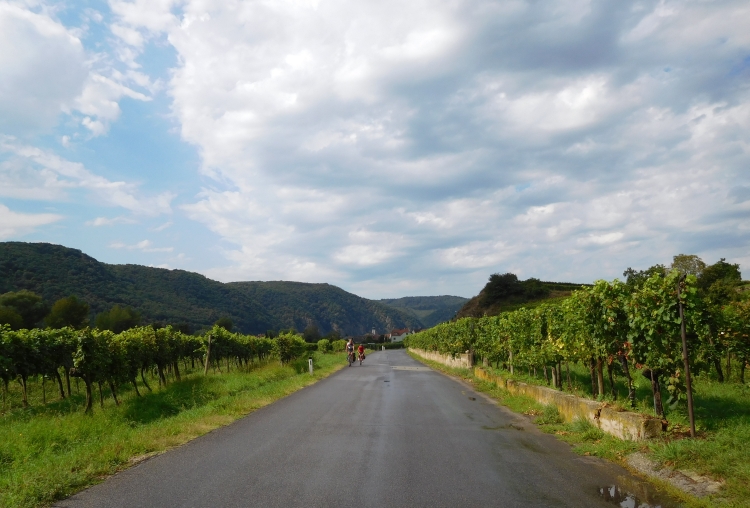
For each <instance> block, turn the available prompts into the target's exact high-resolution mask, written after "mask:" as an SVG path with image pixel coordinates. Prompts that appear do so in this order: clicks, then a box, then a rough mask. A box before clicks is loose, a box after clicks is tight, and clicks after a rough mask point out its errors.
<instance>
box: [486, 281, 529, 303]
mask: <svg viewBox="0 0 750 508" xmlns="http://www.w3.org/2000/svg"><path fill="white" fill-rule="evenodd" d="M522 293H523V286H522V285H521V283H520V282H519V280H518V277H517V276H516V274H514V273H504V274H502V275H500V274H499V273H493V274H492V275H490V279H489V281H488V282H487V284H486V285H485V286H484V289H483V290H482V304H483V305H485V306H489V305H491V304H493V303H495V302H497V301H499V300H504V299H506V298H508V297H511V296H515V295H519V294H522Z"/></svg>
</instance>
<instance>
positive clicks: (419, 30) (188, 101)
mask: <svg viewBox="0 0 750 508" xmlns="http://www.w3.org/2000/svg"><path fill="white" fill-rule="evenodd" d="M748 26H750V3H748V2H747V0H736V1H735V0H726V1H724V0H714V1H705V0H693V1H630V0H618V1H617V2H595V1H586V0H549V1H547V0H528V1H514V0H508V1H497V0H492V1H485V0H429V1H427V0H411V1H410V2H403V1H393V0H378V1H372V0H370V1H361V0H265V1H252V0H246V1H239V0H221V1H219V0H210V1H209V0H135V1H125V0H110V1H96V0H76V1H70V0H68V1H66V0H61V1H55V2H45V1H39V0H25V1H24V0H18V1H16V0H11V1H7V0H0V241H24V242H50V243H55V244H60V245H65V246H67V247H72V248H76V249H80V250H82V251H83V252H85V253H87V254H89V255H91V256H93V257H94V258H96V259H98V260H100V261H103V262H106V263H136V264H142V265H148V266H156V267H164V268H170V269H184V270H190V271H195V272H199V273H202V274H204V275H206V276H207V277H209V278H212V279H215V280H220V281H240V280H294V281H304V282H327V283H330V284H334V285H336V286H339V287H342V288H344V289H345V290H347V291H350V292H353V293H355V294H358V295H360V296H364V297H366V298H395V297H401V296H413V295H441V294H451V295H459V296H465V297H471V296H473V295H475V294H477V293H478V292H479V290H480V289H481V288H482V287H483V286H484V284H485V282H486V281H487V278H488V277H489V275H490V274H492V273H506V272H513V273H515V274H517V275H518V276H519V278H522V279H525V278H529V277H536V278H539V279H542V280H550V281H570V282H592V281H593V280H596V279H602V278H603V279H607V280H611V279H614V278H616V277H620V278H622V272H623V271H624V270H625V269H626V268H628V267H633V268H636V269H645V268H647V267H649V266H651V265H653V264H656V263H662V264H667V265H668V264H669V263H670V261H671V259H672V256H674V255H675V254H680V253H685V254H697V255H699V256H700V257H701V258H703V259H704V261H706V262H707V263H713V262H716V261H717V260H718V259H719V258H726V259H727V261H729V262H732V263H739V264H740V266H741V268H742V269H743V272H744V275H745V277H747V274H748V273H750V272H748V270H747V267H748V266H750V30H748Z"/></svg>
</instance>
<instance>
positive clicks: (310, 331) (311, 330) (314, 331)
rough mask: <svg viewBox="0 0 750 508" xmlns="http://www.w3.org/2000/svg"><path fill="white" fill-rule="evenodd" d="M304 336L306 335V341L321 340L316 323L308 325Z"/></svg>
mask: <svg viewBox="0 0 750 508" xmlns="http://www.w3.org/2000/svg"><path fill="white" fill-rule="evenodd" d="M302 336H303V337H304V339H305V342H318V341H319V340H320V332H319V331H318V327H317V326H315V325H307V328H305V331H304V333H303V334H302Z"/></svg>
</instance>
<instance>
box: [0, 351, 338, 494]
mask: <svg viewBox="0 0 750 508" xmlns="http://www.w3.org/2000/svg"><path fill="white" fill-rule="evenodd" d="M304 364H305V365H304V366H305V369H304V370H303V369H301V366H300V365H301V363H300V365H296V364H291V365H287V366H283V367H282V366H280V365H279V364H278V362H272V363H263V364H257V363H256V364H255V365H254V366H253V367H252V369H250V371H249V372H248V371H246V370H244V369H243V370H235V371H232V372H230V373H223V374H209V375H207V376H203V374H202V369H198V368H196V369H195V371H193V372H188V373H184V374H183V380H182V381H181V382H173V383H170V384H169V385H168V386H166V387H163V388H161V389H159V388H156V386H157V385H156V382H154V383H153V384H152V387H153V388H154V392H153V393H148V392H147V391H145V390H142V392H144V391H145V392H146V393H143V397H136V396H135V393H133V392H132V390H125V391H124V392H123V393H122V397H121V404H120V405H119V406H116V405H115V404H114V402H113V401H112V400H111V398H107V399H106V400H105V404H104V407H103V408H100V407H99V405H98V404H97V405H96V406H95V408H94V412H93V414H90V415H87V414H84V413H83V404H84V397H83V395H80V394H75V393H74V394H73V396H72V397H70V398H69V399H65V400H63V401H56V402H50V403H48V404H46V405H42V404H41V401H40V398H41V397H40V396H37V395H36V394H35V395H34V397H33V398H32V400H31V403H32V406H31V407H30V408H28V409H20V408H19V409H13V410H9V411H6V412H5V413H4V414H2V416H1V417H0V506H2V507H32V506H40V505H41V506H43V505H48V504H51V503H52V502H54V501H55V500H58V499H61V498H64V497H66V496H68V495H70V494H72V493H74V492H76V491H78V490H80V489H82V488H84V487H86V486H88V485H91V484H93V483H96V482H99V481H101V480H102V479H104V478H106V477H107V476H108V475H111V474H112V473H114V472H116V471H117V470H119V469H122V468H124V467H127V466H128V465H129V464H131V463H132V462H133V459H134V458H137V457H139V456H144V455H146V454H151V453H157V452H160V451H163V450H166V449H169V448H171V447H174V446H177V445H180V444H182V443H185V442H186V441H189V440H191V439H193V438H195V437H197V436H200V435H202V434H205V433H206V432H208V431H210V430H212V429H214V428H216V427H219V426H221V425H226V424H227V423H230V422H232V421H234V420H236V419H237V418H239V417H242V416H244V415H246V414H247V413H249V412H251V411H253V410H255V409H258V408H260V407H263V406H265V405H267V404H270V403H271V402H273V401H275V400H277V399H279V398H281V397H283V396H285V395H288V394H290V393H292V392H294V391H296V390H298V389H300V388H302V387H304V386H306V385H308V384H310V383H313V382H315V381H316V380H318V379H321V378H322V377H325V376H327V375H329V374H330V373H332V372H334V371H335V370H337V369H338V368H340V367H342V366H344V365H345V362H344V357H343V355H341V354H338V355H322V354H315V373H314V375H313V376H310V375H309V374H308V373H307V368H306V367H307V361H306V360H305V362H304ZM11 396H13V393H11ZM48 397H49V398H51V397H50V395H49V393H48ZM52 397H54V392H53V395H52ZM49 398H48V400H49Z"/></svg>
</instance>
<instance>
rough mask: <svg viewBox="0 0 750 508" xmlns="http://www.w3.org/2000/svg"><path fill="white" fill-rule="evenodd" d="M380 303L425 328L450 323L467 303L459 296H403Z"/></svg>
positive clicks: (466, 299) (465, 299)
mask: <svg viewBox="0 0 750 508" xmlns="http://www.w3.org/2000/svg"><path fill="white" fill-rule="evenodd" d="M378 301H379V302H381V303H384V304H386V305H389V306H391V307H395V308H397V309H401V310H404V311H406V312H408V313H410V314H412V315H413V316H414V317H416V318H417V319H419V320H420V321H421V323H422V325H423V326H424V327H425V328H430V327H433V326H435V325H436V324H439V323H443V322H445V321H450V320H451V319H453V318H454V317H455V315H456V313H457V312H458V311H459V310H460V309H461V308H462V307H463V306H464V305H465V304H466V302H468V301H469V299H468V298H463V297H461V296H448V295H445V296H405V297H403V298H386V299H382V300H378Z"/></svg>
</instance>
